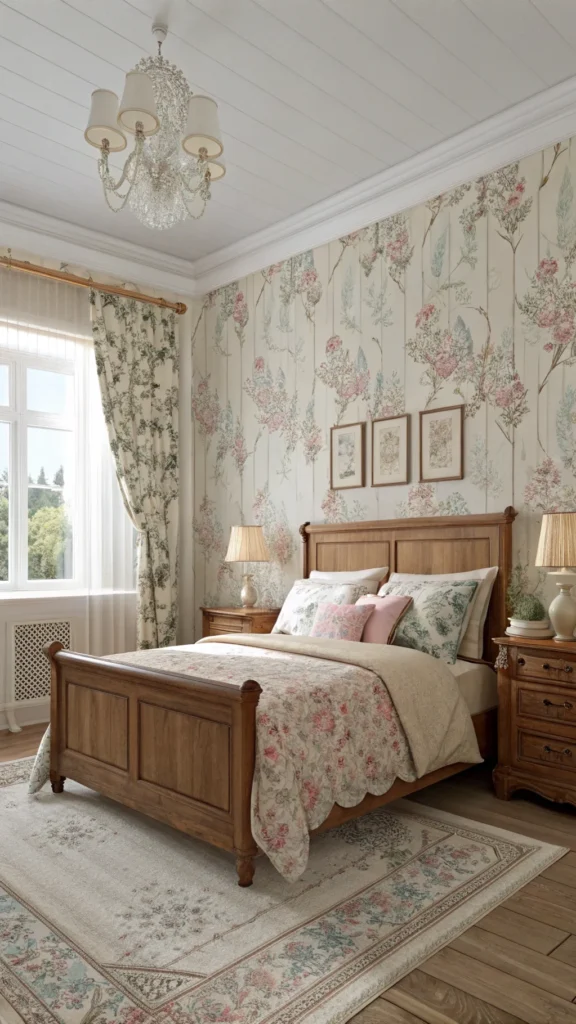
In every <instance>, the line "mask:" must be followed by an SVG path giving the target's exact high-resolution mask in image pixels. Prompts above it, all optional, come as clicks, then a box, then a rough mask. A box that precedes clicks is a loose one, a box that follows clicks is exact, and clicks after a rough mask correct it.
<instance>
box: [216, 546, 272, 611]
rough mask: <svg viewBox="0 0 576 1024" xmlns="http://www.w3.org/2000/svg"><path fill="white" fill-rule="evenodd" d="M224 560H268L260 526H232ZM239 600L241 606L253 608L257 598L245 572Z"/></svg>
mask: <svg viewBox="0 0 576 1024" xmlns="http://www.w3.org/2000/svg"><path fill="white" fill-rule="evenodd" d="M225 561H226V562H269V561H270V552H269V551H268V547H267V544H266V541H265V540H264V534H263V532H262V527H261V526H233V527H232V529H231V530H230V541H229V543H228V551H227V552H226V558H225ZM240 600H241V601H242V607H243V608H253V607H254V605H255V604H256V601H257V600H258V593H257V591H256V587H255V586H254V583H253V582H252V574H251V573H249V572H246V569H244V574H243V576H242V590H241V591H240Z"/></svg>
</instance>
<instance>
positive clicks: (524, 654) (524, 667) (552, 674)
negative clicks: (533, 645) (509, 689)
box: [516, 649, 574, 683]
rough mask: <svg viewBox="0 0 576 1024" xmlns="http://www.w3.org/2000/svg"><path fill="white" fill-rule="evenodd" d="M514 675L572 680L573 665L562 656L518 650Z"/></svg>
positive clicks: (563, 680)
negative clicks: (549, 655) (556, 656)
mask: <svg viewBox="0 0 576 1024" xmlns="http://www.w3.org/2000/svg"><path fill="white" fill-rule="evenodd" d="M516 675H517V676H518V679H555V680H556V681H557V682H559V681H561V682H563V683H566V682H572V681H573V677H574V665H573V664H572V663H571V662H570V661H565V660H564V658H555V657H550V658H549V657H548V656H547V655H545V656H542V655H539V654H533V653H532V652H531V651H529V650H525V649H522V650H519V651H518V656H517V658H516Z"/></svg>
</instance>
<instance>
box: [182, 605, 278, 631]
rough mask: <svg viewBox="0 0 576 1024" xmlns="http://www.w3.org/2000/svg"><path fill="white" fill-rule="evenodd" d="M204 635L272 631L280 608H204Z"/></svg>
mask: <svg viewBox="0 0 576 1024" xmlns="http://www.w3.org/2000/svg"><path fill="white" fill-rule="evenodd" d="M201 611H202V636H219V635H221V634H222V633H271V632H272V627H273V626H274V623H275V622H276V619H277V618H278V613H279V612H280V609H279V608H202V609H201Z"/></svg>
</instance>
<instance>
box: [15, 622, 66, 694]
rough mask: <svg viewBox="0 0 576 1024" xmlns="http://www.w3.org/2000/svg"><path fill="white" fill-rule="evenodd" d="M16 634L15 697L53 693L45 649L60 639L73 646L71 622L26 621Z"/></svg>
mask: <svg viewBox="0 0 576 1024" xmlns="http://www.w3.org/2000/svg"><path fill="white" fill-rule="evenodd" d="M12 629H13V631H14V633H13V637H14V700H15V701H21V700H38V699H40V698H42V697H48V696H49V695H50V664H49V662H48V659H47V658H46V657H45V656H44V653H43V648H44V647H45V645H46V644H51V643H52V641H53V640H59V641H60V643H61V644H64V647H66V648H67V649H68V650H69V649H70V623H69V622H22V623H17V624H15V625H14V626H13V627H12Z"/></svg>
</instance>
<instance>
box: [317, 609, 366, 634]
mask: <svg viewBox="0 0 576 1024" xmlns="http://www.w3.org/2000/svg"><path fill="white" fill-rule="evenodd" d="M373 611H374V605H373V604H364V605H353V604H319V605H318V608H317V610H316V615H315V617H314V622H313V624H312V632H311V633H310V636H321V637H325V638H326V639H327V640H361V639H362V632H363V630H364V626H365V625H366V623H367V622H368V619H369V618H370V616H371V615H372V613H373Z"/></svg>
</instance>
